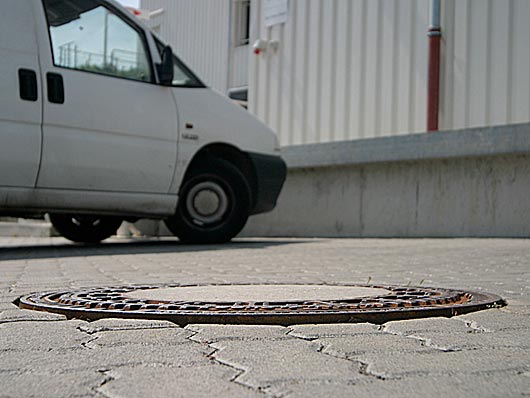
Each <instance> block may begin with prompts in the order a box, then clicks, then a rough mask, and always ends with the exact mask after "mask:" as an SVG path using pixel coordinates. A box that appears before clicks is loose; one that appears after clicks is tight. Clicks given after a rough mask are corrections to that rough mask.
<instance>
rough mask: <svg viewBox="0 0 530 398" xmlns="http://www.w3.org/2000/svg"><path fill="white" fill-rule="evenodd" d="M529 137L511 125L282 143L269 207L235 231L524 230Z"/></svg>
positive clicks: (510, 233)
mask: <svg viewBox="0 0 530 398" xmlns="http://www.w3.org/2000/svg"><path fill="white" fill-rule="evenodd" d="M405 140H406V141H408V142H407V145H401V143H402V142H403V141H405ZM384 141H386V143H384ZM381 143H383V145H382V144H381ZM325 145H327V148H324V149H323V148H322V147H323V146H325ZM529 145H530V125H518V126H503V127H499V128H487V129H473V130H467V131H459V132H444V133H433V134H428V135H427V134H420V135H416V136H407V137H391V138H389V139H377V140H364V142H361V141H358V142H350V143H348V144H346V143H342V144H321V145H314V146H304V147H298V148H294V147H293V148H290V149H289V148H288V149H287V150H286V151H285V157H286V160H287V163H288V165H289V174H288V178H287V181H286V184H285V187H284V189H283V191H282V194H281V196H280V199H279V201H278V206H277V208H276V209H275V210H274V211H273V212H271V213H269V214H264V215H259V216H256V217H252V218H251V219H250V221H249V223H248V225H247V227H246V228H245V230H244V231H243V235H244V236H297V237H316V236H318V237H462V236H475V237H527V236H530V148H528V147H529ZM348 146H350V149H351V151H348ZM363 147H364V148H363ZM392 148H394V150H393V149H392ZM376 151H378V152H376ZM352 153H354V154H355V153H359V156H358V158H361V159H360V160H358V161H356V160H355V159H352V158H351V156H352ZM466 155H467V156H466ZM345 157H348V159H347V160H345V161H343V162H342V164H341V158H345ZM433 157H435V158H433ZM312 164H313V165H314V166H311V165H312Z"/></svg>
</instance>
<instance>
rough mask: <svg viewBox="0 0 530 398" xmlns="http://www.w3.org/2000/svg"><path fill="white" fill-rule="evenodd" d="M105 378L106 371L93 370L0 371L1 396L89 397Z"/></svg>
mask: <svg viewBox="0 0 530 398" xmlns="http://www.w3.org/2000/svg"><path fill="white" fill-rule="evenodd" d="M48 365H50V364H48ZM104 380H105V375H103V374H100V373H98V372H95V371H78V372H59V371H53V370H52V369H42V370H39V371H31V370H30V371H25V372H21V373H14V372H9V373H2V372H0V385H1V386H2V387H1V391H0V397H2V398H4V397H13V398H14V397H24V398H33V397H34V398H88V397H94V396H95V392H94V391H95V389H96V388H97V387H99V385H100V384H101V383H103V382H104Z"/></svg>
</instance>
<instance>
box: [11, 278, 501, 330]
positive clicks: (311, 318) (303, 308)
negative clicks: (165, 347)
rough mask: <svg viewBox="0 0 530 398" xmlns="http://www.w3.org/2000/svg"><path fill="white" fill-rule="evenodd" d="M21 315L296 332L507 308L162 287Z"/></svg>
mask: <svg viewBox="0 0 530 398" xmlns="http://www.w3.org/2000/svg"><path fill="white" fill-rule="evenodd" d="M17 304H18V305H19V306H20V307H21V308H25V309H30V310H38V311H48V312H54V313H59V314H64V315H66V316H67V317H68V318H78V319H86V320H96V319H101V318H132V319H154V320H168V321H171V322H174V323H177V324H179V325H187V324H189V323H220V324H247V325H249V324H268V325H293V324H301V323H335V322H371V323H384V322H388V321H391V320H398V319H412V318H424V317H433V316H442V317H450V316H454V315H459V314H465V313H468V312H472V311H478V310H483V309H486V308H492V307H498V306H503V305H505V302H504V301H503V299H502V298H500V297H499V296H496V295H493V294H488V293H477V292H468V291H463V290H451V289H438V288H431V287H409V286H407V287H400V286H376V285H354V284H335V285H328V284H326V285H311V284H260V285H249V284H247V285H243V284H241V285H237V284H236V285H235V284H218V285H156V286H153V285H151V286H125V287H112V288H108V287H107V288H90V289H83V290H76V291H70V292H47V293H34V294H30V295H27V296H23V297H21V298H20V299H19V300H18V303H17Z"/></svg>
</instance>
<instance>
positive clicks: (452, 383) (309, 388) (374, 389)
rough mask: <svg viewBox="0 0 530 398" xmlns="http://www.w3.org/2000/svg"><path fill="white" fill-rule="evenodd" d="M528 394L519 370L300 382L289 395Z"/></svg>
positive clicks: (485, 397) (469, 397)
mask: <svg viewBox="0 0 530 398" xmlns="http://www.w3.org/2000/svg"><path fill="white" fill-rule="evenodd" d="M529 393H530V378H526V377H524V376H523V375H521V374H519V373H518V372H515V371H512V372H505V373H499V374H487V373H486V374H472V375H468V374H455V375H451V376H450V377H448V376H436V377H431V378H429V382H428V383H426V382H425V378H423V377H407V378H403V379H397V380H378V379H375V378H372V379H371V380H370V382H363V383H358V384H332V383H329V384H316V383H313V384H302V385H296V386H293V387H292V389H291V390H290V391H289V394H288V396H289V397H290V398H305V397H309V396H311V397H334V398H342V397H344V398H350V397H365V398H380V397H393V398H410V397H452V398H494V397H503V398H504V397H507V398H512V397H513V398H515V397H522V396H527V395H528V394H529Z"/></svg>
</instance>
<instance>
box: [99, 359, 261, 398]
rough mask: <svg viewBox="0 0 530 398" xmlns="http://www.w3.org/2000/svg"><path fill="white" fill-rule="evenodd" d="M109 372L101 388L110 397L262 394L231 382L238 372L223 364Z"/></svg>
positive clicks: (135, 368)
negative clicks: (108, 378)
mask: <svg viewBox="0 0 530 398" xmlns="http://www.w3.org/2000/svg"><path fill="white" fill-rule="evenodd" d="M106 374H107V375H108V376H109V377H111V378H112V380H111V381H109V382H108V383H106V384H105V385H104V386H102V387H100V388H99V390H98V391H100V392H101V393H103V394H104V395H105V396H108V397H128V398H134V397H139V398H144V397H175V398H176V397H186V398H187V397H194V398H201V397H205V398H210V397H212V396H219V397H249V398H250V397H263V394H262V393H260V392H258V391H253V390H252V389H250V388H248V387H245V386H243V385H241V384H238V383H235V382H232V381H231V380H232V379H234V378H236V377H237V376H238V374H239V372H238V371H236V370H234V369H231V368H229V367H226V366H222V365H216V366H213V365H210V366H198V367H193V368H169V367H159V366H157V367H147V368H145V367H143V368H138V367H120V368H118V369H115V370H110V371H108V372H106Z"/></svg>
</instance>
